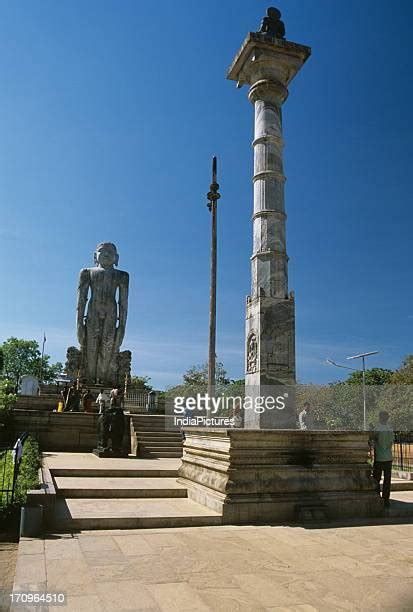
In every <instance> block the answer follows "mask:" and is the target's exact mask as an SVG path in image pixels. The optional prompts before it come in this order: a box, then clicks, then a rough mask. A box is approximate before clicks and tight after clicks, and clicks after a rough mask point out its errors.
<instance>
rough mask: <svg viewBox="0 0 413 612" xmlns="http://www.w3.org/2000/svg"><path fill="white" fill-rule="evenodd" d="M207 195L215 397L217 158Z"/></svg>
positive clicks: (211, 382) (210, 352)
mask: <svg viewBox="0 0 413 612" xmlns="http://www.w3.org/2000/svg"><path fill="white" fill-rule="evenodd" d="M209 189H210V191H209V193H208V195H207V198H208V204H207V206H208V209H209V211H210V213H211V215H212V217H211V289H210V302H209V347H208V395H209V396H210V397H211V396H212V395H214V390H215V360H216V354H215V339H216V317H217V201H218V200H219V198H220V197H221V196H220V194H219V193H218V189H219V185H218V183H217V158H216V157H215V156H214V157H213V158H212V183H211V185H210V188H209Z"/></svg>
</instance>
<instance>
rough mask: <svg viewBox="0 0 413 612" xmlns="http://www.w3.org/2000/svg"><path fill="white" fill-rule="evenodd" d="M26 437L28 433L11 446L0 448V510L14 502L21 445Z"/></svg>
mask: <svg viewBox="0 0 413 612" xmlns="http://www.w3.org/2000/svg"><path fill="white" fill-rule="evenodd" d="M27 437H28V434H27V433H24V434H22V435H21V436H20V438H18V440H17V441H16V443H15V445H14V446H13V448H11V447H9V448H2V449H0V483H1V487H0V510H1V509H5V508H8V507H9V506H11V505H12V504H13V502H14V492H15V489H16V482H17V478H18V475H19V470H20V463H21V458H22V454H23V446H24V443H25V441H26V439H27Z"/></svg>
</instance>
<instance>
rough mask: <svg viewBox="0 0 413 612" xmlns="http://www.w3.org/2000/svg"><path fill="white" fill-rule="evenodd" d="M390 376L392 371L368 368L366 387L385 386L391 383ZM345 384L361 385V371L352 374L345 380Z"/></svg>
mask: <svg viewBox="0 0 413 612" xmlns="http://www.w3.org/2000/svg"><path fill="white" fill-rule="evenodd" d="M392 376H393V371H392V370H386V369H385V368H370V369H369V370H366V385H385V384H386V383H389V382H391V379H392ZM346 384H348V385H361V384H363V372H362V371H361V370H357V372H352V373H351V374H350V375H349V377H348V378H347V380H346Z"/></svg>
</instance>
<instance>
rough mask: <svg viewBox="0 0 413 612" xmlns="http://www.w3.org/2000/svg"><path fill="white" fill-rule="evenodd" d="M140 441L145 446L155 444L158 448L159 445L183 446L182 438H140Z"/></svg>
mask: <svg viewBox="0 0 413 612" xmlns="http://www.w3.org/2000/svg"><path fill="white" fill-rule="evenodd" d="M138 443H139V444H143V445H144V446H153V447H154V448H156V447H157V446H159V447H161V448H164V447H165V446H171V447H173V448H177V447H178V448H182V442H181V441H180V440H154V439H153V438H151V439H149V440H143V439H142V438H138Z"/></svg>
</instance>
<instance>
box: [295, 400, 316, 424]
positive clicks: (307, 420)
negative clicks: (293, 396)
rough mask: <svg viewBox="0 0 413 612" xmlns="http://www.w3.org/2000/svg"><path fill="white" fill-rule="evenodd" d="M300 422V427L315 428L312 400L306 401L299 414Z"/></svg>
mask: <svg viewBox="0 0 413 612" xmlns="http://www.w3.org/2000/svg"><path fill="white" fill-rule="evenodd" d="M298 423H299V425H300V429H303V430H305V429H308V430H311V429H314V419H313V415H312V414H311V406H310V402H304V406H303V409H302V411H301V412H300V414H299V415H298Z"/></svg>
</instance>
